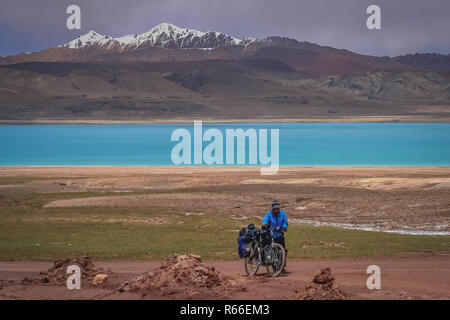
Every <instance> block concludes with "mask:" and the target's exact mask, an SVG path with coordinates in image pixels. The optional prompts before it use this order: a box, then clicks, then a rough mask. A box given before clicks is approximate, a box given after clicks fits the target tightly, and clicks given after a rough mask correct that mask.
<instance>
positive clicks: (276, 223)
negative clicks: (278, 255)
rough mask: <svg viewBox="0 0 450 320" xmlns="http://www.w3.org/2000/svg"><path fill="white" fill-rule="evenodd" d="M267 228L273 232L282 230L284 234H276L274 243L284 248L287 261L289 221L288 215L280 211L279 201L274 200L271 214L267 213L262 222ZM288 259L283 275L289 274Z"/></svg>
mask: <svg viewBox="0 0 450 320" xmlns="http://www.w3.org/2000/svg"><path fill="white" fill-rule="evenodd" d="M267 227H270V228H271V229H272V230H273V229H275V228H277V227H280V228H281V230H282V232H281V233H278V235H275V234H274V238H273V241H274V242H275V243H279V244H280V245H282V246H283V248H284V250H285V252H286V259H287V249H286V244H285V241H284V233H285V232H287V228H288V219H287V216H286V213H285V212H284V211H283V210H281V209H280V203H279V202H278V200H274V201H273V202H272V209H271V210H270V211H269V212H267V214H266V216H265V217H264V219H263V221H262V229H267ZM286 259H285V260H284V266H283V270H282V272H283V273H287V270H286Z"/></svg>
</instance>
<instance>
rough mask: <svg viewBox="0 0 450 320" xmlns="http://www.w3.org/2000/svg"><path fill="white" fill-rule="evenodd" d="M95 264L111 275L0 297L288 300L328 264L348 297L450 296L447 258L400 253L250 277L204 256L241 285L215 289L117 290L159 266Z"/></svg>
mask: <svg viewBox="0 0 450 320" xmlns="http://www.w3.org/2000/svg"><path fill="white" fill-rule="evenodd" d="M372 264H376V265H378V266H379V267H380V268H381V289H380V290H369V289H367V287H366V281H367V277H368V276H369V275H368V274H366V268H367V267H368V266H369V265H372ZM96 265H97V266H99V267H102V268H105V269H111V271H112V272H114V274H115V275H114V276H111V277H110V278H108V280H107V281H106V282H105V283H104V284H103V285H99V287H98V288H97V287H93V286H89V287H87V288H85V287H82V288H81V290H68V289H67V288H66V287H64V286H56V285H23V284H19V283H15V284H9V285H6V286H4V287H3V288H2V289H0V299H208V298H214V299H238V300H239V299H294V297H295V291H296V290H299V289H302V288H304V287H305V285H306V284H307V283H309V282H310V281H311V280H312V278H313V274H314V272H315V271H317V270H319V269H320V268H324V267H329V268H331V271H332V274H333V276H334V277H335V279H336V283H337V284H338V285H339V286H340V288H341V290H342V291H343V292H344V293H345V294H346V298H348V299H450V291H449V288H450V257H449V256H446V255H426V256H414V257H404V258H377V259H357V260H354V259H352V260H350V259H341V260H313V261H300V260H296V261H288V269H289V273H288V274H287V275H283V276H279V277H277V278H271V277H267V276H266V275H265V271H264V270H262V271H259V272H258V274H259V273H260V275H257V276H255V277H253V278H248V277H246V276H245V275H244V268H243V262H242V261H207V262H206V265H208V266H214V267H215V268H216V269H217V270H218V271H219V272H220V273H221V274H223V275H225V276H227V277H229V278H230V279H233V280H234V281H235V282H237V283H240V284H241V286H242V287H243V288H244V289H242V290H237V291H232V292H224V293H222V294H219V295H218V294H217V293H216V291H214V290H206V291H202V292H201V293H196V294H193V293H186V292H185V291H182V290H170V289H164V288H163V289H161V290H158V291H156V292H152V293H148V294H146V295H144V296H143V295H142V294H137V293H131V292H122V293H120V292H118V290H117V288H118V287H119V285H120V283H122V282H123V281H126V280H130V279H132V278H133V277H136V276H137V275H139V274H141V273H143V272H145V271H149V270H154V269H156V268H158V267H159V265H160V262H159V261H152V262H99V263H96ZM50 266H51V264H50V263H47V262H35V261H22V262H0V279H1V280H2V282H3V283H6V282H7V281H8V280H11V281H21V280H22V279H23V278H25V277H33V276H36V275H37V274H38V273H39V272H40V271H43V270H46V269H47V268H49V267H50Z"/></svg>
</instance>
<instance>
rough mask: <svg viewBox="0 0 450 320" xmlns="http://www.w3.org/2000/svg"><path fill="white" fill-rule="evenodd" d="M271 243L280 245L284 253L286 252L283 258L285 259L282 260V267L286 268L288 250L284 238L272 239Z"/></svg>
mask: <svg viewBox="0 0 450 320" xmlns="http://www.w3.org/2000/svg"><path fill="white" fill-rule="evenodd" d="M273 242H275V243H278V244H281V245H282V246H283V248H284V251H285V252H286V256H285V259H284V266H286V260H287V254H288V250H287V249H286V243H285V242H284V236H283V237H278V238H274V239H273Z"/></svg>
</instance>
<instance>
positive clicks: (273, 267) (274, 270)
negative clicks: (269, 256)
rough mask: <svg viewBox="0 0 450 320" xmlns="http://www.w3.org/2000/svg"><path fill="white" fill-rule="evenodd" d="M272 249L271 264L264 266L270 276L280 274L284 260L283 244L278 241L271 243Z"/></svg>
mask: <svg viewBox="0 0 450 320" xmlns="http://www.w3.org/2000/svg"><path fill="white" fill-rule="evenodd" d="M272 250H273V260H272V264H270V265H268V266H267V267H266V268H267V273H268V274H269V275H270V276H272V277H276V276H278V275H279V274H280V272H281V270H283V267H284V261H285V259H286V251H285V250H284V248H283V246H282V245H281V244H279V243H272Z"/></svg>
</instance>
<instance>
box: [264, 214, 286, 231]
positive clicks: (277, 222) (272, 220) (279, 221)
mask: <svg viewBox="0 0 450 320" xmlns="http://www.w3.org/2000/svg"><path fill="white" fill-rule="evenodd" d="M262 224H267V225H268V226H270V227H271V228H276V227H283V228H287V227H288V219H287V216H286V213H284V211H283V210H280V213H279V214H278V216H276V217H275V215H274V214H273V213H272V210H270V211H269V212H267V214H266V216H265V217H264V219H263V221H262Z"/></svg>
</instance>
